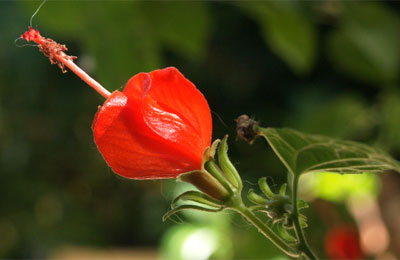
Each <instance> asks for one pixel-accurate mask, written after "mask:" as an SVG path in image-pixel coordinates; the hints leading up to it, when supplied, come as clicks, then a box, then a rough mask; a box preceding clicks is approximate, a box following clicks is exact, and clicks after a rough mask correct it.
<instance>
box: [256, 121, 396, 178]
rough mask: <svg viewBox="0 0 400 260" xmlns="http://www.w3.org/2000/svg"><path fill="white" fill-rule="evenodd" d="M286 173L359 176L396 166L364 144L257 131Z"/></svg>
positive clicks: (280, 131)
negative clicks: (325, 173)
mask: <svg viewBox="0 0 400 260" xmlns="http://www.w3.org/2000/svg"><path fill="white" fill-rule="evenodd" d="M260 135H262V136H263V137H265V139H266V140H267V141H268V143H269V144H270V145H271V147H272V149H273V150H274V152H275V153H276V155H277V156H278V157H279V158H280V160H281V161H282V163H283V164H284V165H285V166H286V168H287V169H288V170H289V172H291V173H293V174H295V175H300V174H303V173H310V172H333V173H342V174H345V173H346V174H347V173H363V172H383V171H386V170H395V171H398V172H400V165H399V163H398V162H396V161H395V160H393V159H392V158H391V157H390V156H388V155H387V154H385V153H384V152H382V151H380V150H378V149H375V148H372V147H370V146H368V145H365V144H361V143H357V142H352V141H342V140H338V139H335V138H331V137H326V136H319V135H310V134H304V133H301V132H299V131H296V130H292V129H288V128H281V129H276V128H260Z"/></svg>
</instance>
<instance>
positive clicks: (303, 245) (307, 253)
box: [289, 173, 318, 259]
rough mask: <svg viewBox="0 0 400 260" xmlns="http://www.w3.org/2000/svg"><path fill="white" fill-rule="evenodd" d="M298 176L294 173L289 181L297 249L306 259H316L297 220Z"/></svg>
mask: <svg viewBox="0 0 400 260" xmlns="http://www.w3.org/2000/svg"><path fill="white" fill-rule="evenodd" d="M289 174H293V173H289ZM299 177H300V175H294V177H293V178H292V181H293V182H292V183H291V186H292V189H291V190H292V204H293V213H292V220H293V227H294V230H295V233H296V237H297V240H298V243H299V250H300V251H301V252H302V255H303V256H304V257H305V258H307V259H318V257H317V256H316V255H315V254H314V253H313V251H312V250H311V248H310V246H309V245H308V243H307V240H306V239H305V236H304V232H303V229H302V228H301V225H300V221H299V209H298V206H297V187H298V182H299Z"/></svg>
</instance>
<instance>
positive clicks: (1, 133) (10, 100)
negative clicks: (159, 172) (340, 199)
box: [0, 1, 400, 258]
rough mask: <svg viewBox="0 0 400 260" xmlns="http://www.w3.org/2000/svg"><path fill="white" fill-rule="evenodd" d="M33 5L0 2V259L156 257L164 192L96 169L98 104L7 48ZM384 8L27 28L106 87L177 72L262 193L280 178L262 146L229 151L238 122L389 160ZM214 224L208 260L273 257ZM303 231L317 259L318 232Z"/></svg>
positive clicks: (390, 77)
mask: <svg viewBox="0 0 400 260" xmlns="http://www.w3.org/2000/svg"><path fill="white" fill-rule="evenodd" d="M39 4H40V2H38V1H27V2H25V1H2V2H0V25H1V26H0V178H1V179H0V258H44V257H48V256H49V254H51V252H53V250H55V249H56V248H59V247H60V246H63V245H79V246H89V247H96V248H103V249H104V248H105V249H107V248H112V247H157V246H158V245H159V244H160V241H161V240H162V237H163V234H165V231H166V230H168V229H170V228H174V227H176V225H177V224H175V223H174V222H172V221H167V222H166V223H163V222H162V221H161V217H162V215H163V214H164V213H165V212H166V210H167V209H168V206H169V202H170V200H171V199H172V195H173V191H174V190H176V189H177V187H176V185H175V183H174V182H173V181H129V180H125V179H122V178H120V177H118V176H116V175H115V174H113V173H112V171H111V170H110V169H109V168H108V167H107V165H106V163H105V162H104V161H103V159H102V157H101V155H100V154H99V152H98V151H97V149H96V146H95V144H94V142H93V137H92V132H91V128H90V126H91V122H92V120H93V116H94V114H95V112H96V111H97V106H98V105H101V104H102V102H103V101H104V98H103V97H101V96H100V95H98V94H97V93H95V92H94V91H93V90H92V89H91V88H89V87H87V86H86V85H85V84H84V82H83V81H81V80H80V79H79V78H78V77H76V76H75V75H73V74H72V73H71V72H68V73H67V74H62V73H61V71H60V69H59V68H58V67H57V66H51V65H50V64H49V62H48V60H47V59H46V58H44V57H43V55H42V54H41V53H39V52H38V50H37V48H35V47H31V46H27V47H23V48H19V47H18V46H20V45H22V44H24V43H23V42H22V41H17V44H15V43H14V40H15V39H16V38H18V37H19V36H20V35H21V34H22V33H23V32H24V31H25V30H26V29H27V26H28V25H29V18H30V16H31V15H32V14H33V13H34V11H35V10H36V8H37V7H38V5H39ZM399 10H400V9H399V8H398V5H397V3H396V2H391V1H387V2H386V1H380V2H361V1H357V2H351V1H321V2H317V1H315V2H314V1H304V2H298V1H283V2H274V1H269V2H240V1H238V2H205V1H201V2H197V1H194V2H192V1H190V2H186V1H179V2H174V1H172V2H171V1H163V2H156V1H149V2H140V1H49V2H47V3H46V4H45V5H44V6H43V8H42V9H41V10H40V11H39V12H38V14H37V16H36V17H35V18H34V20H33V27H34V28H38V29H39V30H40V31H41V33H42V34H43V35H44V36H46V37H51V38H53V39H55V40H56V41H58V42H60V43H65V44H66V45H67V47H68V48H69V51H68V54H70V55H75V56H78V57H79V59H78V60H77V62H78V64H80V65H81V66H82V67H83V68H84V69H86V70H87V71H88V72H89V74H91V75H92V76H93V77H95V78H96V79H97V80H98V81H99V82H101V83H102V84H103V85H104V86H105V87H106V88H107V89H109V90H110V91H112V90H116V89H119V88H122V87H123V86H124V84H125V83H126V82H127V80H128V79H129V78H130V77H132V76H133V75H135V74H136V73H139V72H142V71H151V70H155V69H159V68H163V67H166V66H175V67H177V68H178V69H179V70H180V71H181V72H182V73H183V74H184V75H185V76H186V77H187V78H189V79H190V80H191V81H192V82H193V83H194V84H195V85H196V86H197V87H198V88H199V89H200V91H201V92H202V93H203V94H204V95H205V97H206V98H207V100H208V102H209V105H210V107H211V109H212V111H213V112H214V114H213V120H214V122H213V127H214V131H213V138H221V137H223V136H224V135H225V134H226V133H229V134H230V136H231V138H230V140H229V144H230V156H231V158H232V161H233V162H235V164H236V165H237V168H238V170H239V171H240V173H241V174H242V176H243V179H245V180H248V181H250V183H246V185H247V186H254V184H253V183H254V182H256V180H257V179H258V178H260V177H262V176H266V175H268V176H272V179H273V181H274V183H276V184H277V185H276V186H278V184H281V183H283V182H284V181H285V178H286V177H285V176H286V175H285V169H284V167H283V166H282V165H281V164H280V162H279V160H278V159H277V158H276V157H275V156H274V155H273V153H272V152H271V151H270V149H269V148H268V147H267V145H266V143H265V142H263V141H261V140H259V141H257V142H256V143H255V144H253V145H252V146H249V145H248V144H246V143H244V142H242V141H236V140H235V122H234V119H235V118H236V117H238V116H239V115H241V114H244V113H245V114H249V115H251V116H254V117H255V118H256V119H257V120H260V121H261V124H262V125H263V126H287V127H292V128H296V129H298V130H303V131H306V132H310V133H319V134H326V135H330V136H335V137H340V138H346V139H353V140H358V141H363V142H366V143H369V144H375V145H377V146H380V147H381V148H383V149H385V150H386V151H388V152H390V153H391V154H392V155H393V156H394V157H397V159H399V156H400V120H399V114H400V89H399V72H400V71H399V65H400V63H399V62H400V14H399ZM275 189H276V188H275ZM337 207H338V208H339V210H341V211H343V212H346V209H345V208H341V207H342V206H341V205H337ZM311 208H312V207H311ZM309 212H310V213H309V214H311V215H312V214H316V213H313V210H312V209H311V210H309ZM207 217H208V218H210V219H211V218H213V215H207ZM224 218H225V219H224V221H225V222H228V224H227V226H225V227H223V228H222V231H221V232H222V233H226V235H227V236H228V237H230V238H232V241H230V242H227V243H228V244H231V243H233V246H234V248H235V250H234V251H233V252H232V253H224V252H223V253H221V255H220V256H219V255H218V254H217V253H216V254H215V257H217V258H218V257H222V258H229V257H234V258H263V257H272V256H273V255H274V254H275V252H276V251H275V250H273V249H271V248H272V246H271V245H270V243H269V242H267V241H266V240H263V239H264V238H262V237H261V236H259V235H258V234H257V232H256V231H254V232H250V231H247V230H248V229H249V228H248V226H246V224H244V222H243V221H242V220H241V219H240V218H236V217H233V216H230V215H226V216H225V217H224ZM310 218H311V220H310V221H312V219H313V216H310ZM315 218H318V216H315ZM209 221H210V220H206V221H204V220H203V222H202V221H201V220H194V219H190V218H189V219H187V220H186V223H198V224H199V225H204V224H202V223H204V222H206V223H208V222H209ZM310 223H311V224H310V227H309V228H308V229H307V233H309V234H310V238H312V239H311V240H312V241H311V243H312V244H313V246H314V248H316V249H317V250H316V251H317V252H318V253H319V254H320V255H323V249H322V247H321V245H322V244H321V241H322V237H323V235H324V232H325V231H324V230H326V229H327V228H328V227H326V226H322V224H320V222H318V221H317V222H315V224H312V222H310ZM225 224H226V223H225ZM181 225H186V224H181ZM217 226H219V227H221V224H218V225H217ZM237 237H240V238H241V239H236V238H237ZM168 246H170V245H164V246H163V248H164V249H163V250H166V251H168V249H165V247H168ZM175 246H177V245H175ZM221 247H223V245H222V246H221ZM398 257H399V256H398Z"/></svg>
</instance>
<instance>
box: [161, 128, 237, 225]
mask: <svg viewBox="0 0 400 260" xmlns="http://www.w3.org/2000/svg"><path fill="white" fill-rule="evenodd" d="M227 139H228V136H227V135H226V136H225V137H224V138H223V139H222V141H221V140H219V139H217V140H215V141H214V142H213V144H212V145H211V147H209V148H207V149H206V151H205V152H204V155H203V162H202V167H201V169H200V170H196V171H191V172H187V173H183V174H181V175H180V176H179V177H178V178H177V180H178V181H182V182H188V183H191V184H193V185H194V186H195V187H196V188H197V189H199V191H188V192H185V193H183V194H181V195H179V196H178V197H177V198H176V199H175V200H174V201H173V202H172V204H171V210H170V211H169V212H167V213H166V214H165V216H164V220H165V219H167V218H168V217H170V216H172V215H173V214H175V213H177V212H179V211H181V210H185V209H196V210H204V211H210V212H217V211H221V210H222V209H224V208H226V207H228V206H229V205H230V203H231V202H232V199H233V198H234V197H235V198H236V197H238V196H239V197H240V196H241V191H242V180H241V178H240V175H239V173H238V172H237V170H236V168H235V167H234V166H233V164H232V162H231V161H230V160H229V157H228V145H227ZM182 201H190V202H195V203H196V204H195V205H178V203H179V202H182Z"/></svg>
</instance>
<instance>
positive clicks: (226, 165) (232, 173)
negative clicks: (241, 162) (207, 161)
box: [218, 135, 243, 190]
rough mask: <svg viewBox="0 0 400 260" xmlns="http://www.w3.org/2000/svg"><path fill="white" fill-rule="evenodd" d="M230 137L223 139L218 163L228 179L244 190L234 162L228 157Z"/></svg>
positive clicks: (219, 149)
mask: <svg viewBox="0 0 400 260" xmlns="http://www.w3.org/2000/svg"><path fill="white" fill-rule="evenodd" d="M227 140H228V135H225V137H224V138H223V139H222V141H221V143H220V145H219V148H218V163H219V165H220V167H221V169H222V170H223V171H224V173H225V176H226V178H227V179H228V180H229V182H230V183H231V184H232V185H233V186H234V187H235V188H236V189H238V190H242V187H243V184H242V179H241V178H240V175H239V173H238V171H237V170H236V168H235V166H233V164H232V162H231V161H230V160H229V157H228V144H227Z"/></svg>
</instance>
